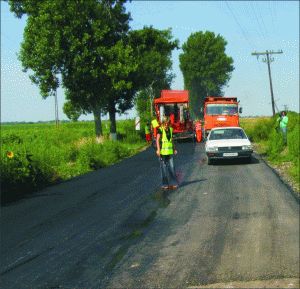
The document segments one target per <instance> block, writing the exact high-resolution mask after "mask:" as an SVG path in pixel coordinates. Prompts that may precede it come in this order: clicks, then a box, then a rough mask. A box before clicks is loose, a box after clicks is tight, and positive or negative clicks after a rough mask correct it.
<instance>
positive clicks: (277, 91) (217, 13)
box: [1, 1, 299, 122]
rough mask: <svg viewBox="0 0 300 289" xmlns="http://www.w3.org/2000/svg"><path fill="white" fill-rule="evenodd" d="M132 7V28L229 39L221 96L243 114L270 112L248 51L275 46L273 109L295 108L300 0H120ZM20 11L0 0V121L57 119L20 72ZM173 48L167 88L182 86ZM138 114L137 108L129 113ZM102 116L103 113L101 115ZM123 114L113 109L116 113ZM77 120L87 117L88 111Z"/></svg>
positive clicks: (263, 73) (258, 63)
mask: <svg viewBox="0 0 300 289" xmlns="http://www.w3.org/2000/svg"><path fill="white" fill-rule="evenodd" d="M126 9H127V10H128V11H129V12H131V17H132V19H133V21H131V27H132V29H141V28H143V26H144V25H146V26H150V25H153V27H154V28H156V29H161V30H162V29H167V28H168V27H172V34H173V36H174V38H178V39H179V41H180V46H181V45H182V44H183V43H184V42H186V41H187V38H188V37H189V36H190V35H191V33H194V32H196V31H203V32H205V31H213V32H214V33H215V34H216V35H217V34H220V35H221V36H223V37H224V38H225V39H226V41H227V42H228V44H227V46H226V53H227V55H228V56H231V57H232V58H233V59H234V66H235V70H234V72H233V73H232V78H231V80H230V81H229V83H228V85H229V87H228V88H226V89H224V91H225V96H227V97H238V99H239V100H240V105H241V106H242V107H243V114H242V116H254V115H259V116H263V115H265V116H271V115H272V105H271V92H270V82H269V74H268V67H267V64H266V63H265V62H262V60H263V58H265V57H263V56H260V57H259V58H257V57H256V56H252V55H251V53H253V52H266V50H268V51H270V50H273V51H274V52H275V51H276V52H277V51H278V50H282V51H283V54H273V55H272V56H271V57H272V58H274V60H275V61H274V62H271V75H272V84H273V92H274V99H275V101H276V104H277V107H278V109H279V110H282V109H283V108H284V105H287V106H288V108H289V109H290V110H293V111H296V112H298V113H299V2H298V1H292V2H288V1H259V2H253V1H249V2H248V1H241V2H239V1H132V2H131V3H127V4H126ZM25 26H26V17H23V18H22V19H21V20H20V19H17V18H14V16H13V14H12V13H11V12H10V11H9V5H8V4H7V3H6V2H3V1H1V121H2V122H10V121H19V122H21V121H33V122H36V121H49V120H54V119H55V111H54V107H55V104H54V97H48V98H47V99H46V100H43V99H42V97H41V96H40V94H39V89H38V88H37V87H36V86H35V85H33V84H31V82H30V80H29V77H28V76H29V75H30V71H29V72H27V73H24V72H22V66H21V63H20V62H19V61H18V60H17V57H16V55H15V53H16V52H19V49H20V43H21V42H22V40H23V31H24V28H25ZM180 53H182V50H181V49H180V50H176V51H174V52H173V54H172V60H173V72H174V73H175V74H176V79H175V81H174V82H173V84H172V86H171V88H172V89H178V90H182V89H184V87H183V76H182V73H181V71H180V69H179V54H180ZM57 95H58V108H59V111H58V115H59V119H60V120H63V119H64V120H67V117H66V115H65V114H64V113H63V111H62V106H63V104H64V102H65V95H64V90H63V89H62V88H59V89H58V90H57ZM135 116H136V111H135V109H132V110H130V111H128V115H127V117H128V118H134V117H135ZM104 119H105V118H104ZM119 119H126V115H122V116H119V115H117V120H119ZM79 120H93V115H92V114H90V115H87V116H81V117H80V118H79Z"/></svg>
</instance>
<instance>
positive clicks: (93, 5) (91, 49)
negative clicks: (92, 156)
mask: <svg viewBox="0 0 300 289" xmlns="http://www.w3.org/2000/svg"><path fill="white" fill-rule="evenodd" d="M8 2H9V4H10V6H11V11H13V12H14V13H15V16H16V17H18V18H21V17H22V15H23V14H25V13H26V14H27V16H28V19H27V26H26V27H25V30H24V41H23V42H22V43H21V49H20V53H19V60H20V61H21V63H22V65H23V67H24V70H23V71H24V72H26V71H27V70H28V69H31V70H32V71H33V72H34V73H33V75H31V76H30V79H31V81H32V82H33V83H35V84H36V85H38V87H39V89H40V92H41V95H42V97H43V98H44V99H45V98H46V97H48V96H50V95H53V92H54V91H55V89H56V88H57V87H58V86H59V84H58V79H57V78H56V79H53V74H61V75H62V84H63V87H64V88H66V90H67V93H66V94H67V99H68V100H70V101H71V102H72V104H74V105H75V104H76V106H78V107H80V108H81V109H83V111H84V112H88V113H93V114H94V119H95V131H96V135H97V136H99V135H101V134H102V129H101V109H102V107H103V106H104V105H107V103H109V99H110V97H111V96H112V95H117V94H119V93H120V91H121V90H122V89H130V87H131V82H130V81H129V80H128V78H127V76H128V73H129V72H131V71H135V70H136V68H137V63H136V61H135V60H134V58H133V57H132V51H133V50H132V48H131V47H130V46H129V45H125V44H124V42H123V41H122V37H123V36H125V34H126V33H127V32H128V30H129V25H128V23H129V20H130V14H129V13H125V8H124V6H123V4H124V3H125V2H126V0H120V1H117V2H115V1H113V0H106V1H101V2H99V1H97V0H88V1H87V0H85V1H83V0H81V1H64V0H57V1H47V0H44V1H42V0H32V1H27V0H20V1H8Z"/></svg>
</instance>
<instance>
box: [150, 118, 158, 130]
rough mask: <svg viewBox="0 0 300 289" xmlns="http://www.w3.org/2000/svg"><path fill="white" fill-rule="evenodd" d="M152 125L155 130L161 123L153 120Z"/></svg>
mask: <svg viewBox="0 0 300 289" xmlns="http://www.w3.org/2000/svg"><path fill="white" fill-rule="evenodd" d="M151 123H152V126H153V128H156V127H158V126H159V123H158V121H157V120H156V119H153V120H152V121H151Z"/></svg>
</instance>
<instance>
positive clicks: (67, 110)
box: [63, 100, 83, 122]
mask: <svg viewBox="0 0 300 289" xmlns="http://www.w3.org/2000/svg"><path fill="white" fill-rule="evenodd" d="M63 112H64V114H65V115H66V116H67V118H68V119H70V120H72V121H74V122H77V120H78V118H79V117H80V116H81V114H82V113H83V112H82V109H80V108H76V107H75V106H74V105H73V104H72V103H71V101H70V100H69V101H67V102H65V103H64V105H63Z"/></svg>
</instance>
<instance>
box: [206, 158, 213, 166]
mask: <svg viewBox="0 0 300 289" xmlns="http://www.w3.org/2000/svg"><path fill="white" fill-rule="evenodd" d="M207 164H208V165H211V164H212V160H211V158H209V157H208V158H207Z"/></svg>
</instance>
